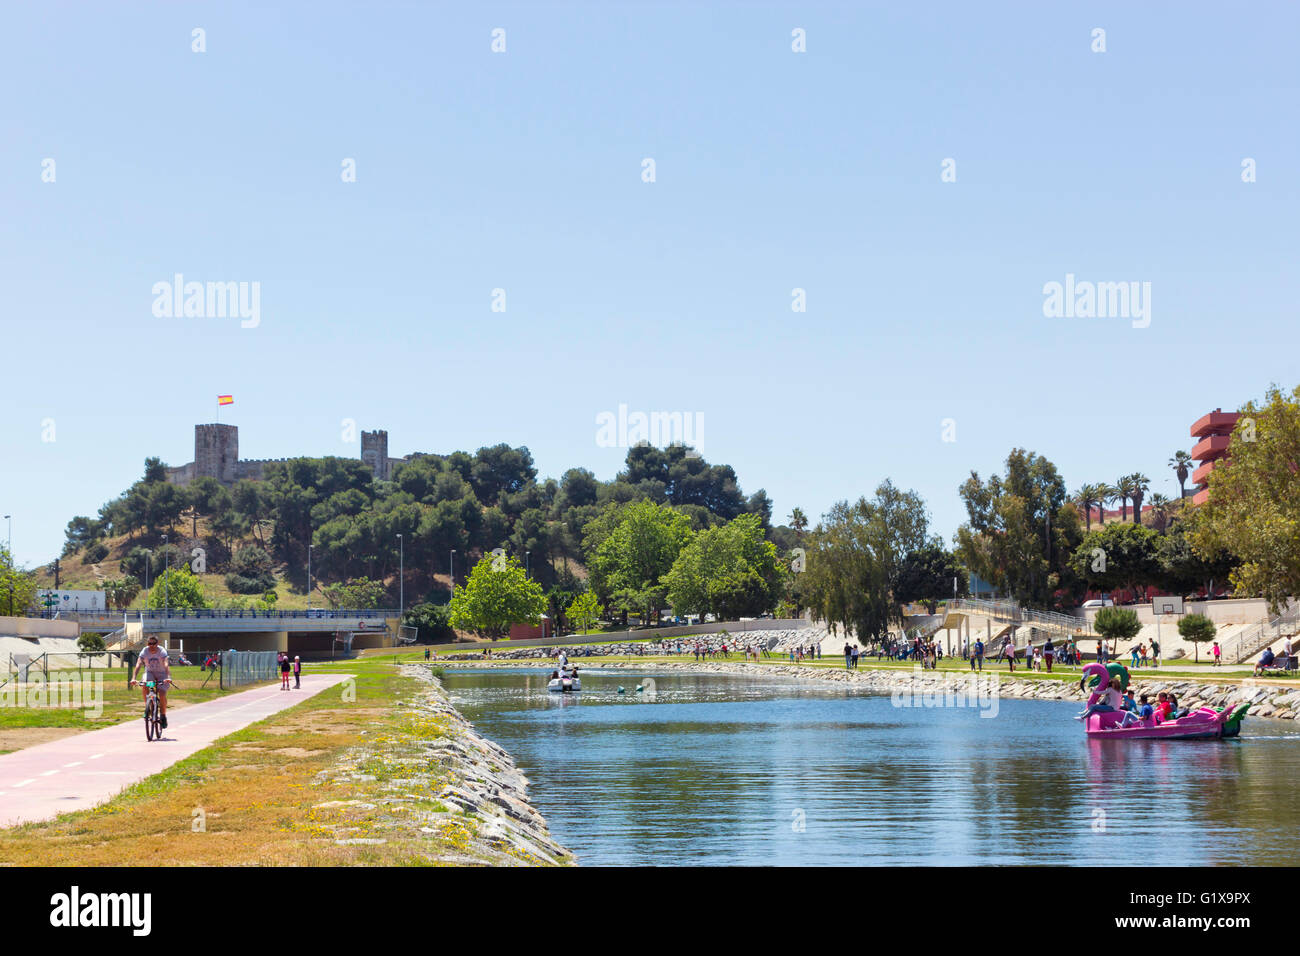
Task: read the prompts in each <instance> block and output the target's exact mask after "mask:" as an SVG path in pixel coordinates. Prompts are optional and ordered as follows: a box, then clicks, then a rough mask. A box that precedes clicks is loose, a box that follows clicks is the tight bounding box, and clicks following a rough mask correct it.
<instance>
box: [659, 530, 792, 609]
mask: <svg viewBox="0 0 1300 956" xmlns="http://www.w3.org/2000/svg"><path fill="white" fill-rule="evenodd" d="M784 570H785V569H784V565H783V564H782V563H781V561H780V557H779V555H778V554H777V551H776V546H775V545H773V544H772V542H770V541H768V540H767V539H766V538H765V536H764V527H763V519H762V516H761V515H759V514H744V515H740V516H739V517H738V518H736V519H735V520H733V521H731V522H728V523H727V524H725V525H721V526H719V527H716V528H708V529H705V530H704V531H701V532H700V533H699V534H697V535H695V536H694V537H693V538H692V539H691V540H690V542H689V543H688V544H687V545H686V546H685V547H684V548H682V550H681V552H680V553H679V554H678V555H677V559H676V560H675V561H674V562H673V566H672V569H671V570H670V571H669V572H668V575H667V576H666V578H665V579H664V580H665V583H666V584H667V585H668V601H669V603H671V604H672V606H673V610H675V611H676V612H677V613H678V614H692V613H698V614H700V615H701V616H703V615H705V614H713V615H715V616H716V617H717V618H719V619H720V620H721V619H732V620H734V619H735V618H737V617H744V616H751V615H756V614H761V613H762V612H764V611H768V610H771V609H772V608H773V607H775V606H776V602H777V600H778V598H779V597H780V595H781V586H782V583H783V575H784Z"/></svg>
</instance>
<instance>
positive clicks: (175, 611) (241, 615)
mask: <svg viewBox="0 0 1300 956" xmlns="http://www.w3.org/2000/svg"><path fill="white" fill-rule="evenodd" d="M399 613H400V612H399V611H398V610H397V608H388V609H364V610H355V611H353V610H346V609H342V608H340V609H337V610H333V609H331V610H326V609H324V608H313V609H312V610H310V611H257V610H252V609H247V608H245V609H242V610H240V609H230V608H215V607H200V608H172V609H171V610H166V611H161V610H156V611H62V612H60V614H59V619H60V620H63V621H78V622H80V623H82V624H86V623H95V624H98V623H100V622H105V623H109V624H116V625H119V626H120V625H121V624H122V623H123V622H124V621H161V620H181V621H186V620H189V621H194V620H214V619H215V620H241V619H255V620H270V621H292V620H314V619H320V620H332V619H336V618H346V619H348V620H353V619H361V618H388V617H397V616H398V614H399Z"/></svg>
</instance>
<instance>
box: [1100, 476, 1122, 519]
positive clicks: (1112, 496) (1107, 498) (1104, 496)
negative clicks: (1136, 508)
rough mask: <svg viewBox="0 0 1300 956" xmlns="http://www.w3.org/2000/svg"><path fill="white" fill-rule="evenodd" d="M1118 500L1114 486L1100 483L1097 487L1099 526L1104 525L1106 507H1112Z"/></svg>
mask: <svg viewBox="0 0 1300 956" xmlns="http://www.w3.org/2000/svg"><path fill="white" fill-rule="evenodd" d="M1118 500H1119V489H1118V488H1116V487H1115V486H1114V485H1108V484H1106V482H1104V481H1103V482H1102V483H1101V484H1099V485H1098V486H1097V520H1098V522H1099V523H1101V524H1105V523H1106V506H1107V505H1113V504H1114V503H1115V502H1116V501H1118Z"/></svg>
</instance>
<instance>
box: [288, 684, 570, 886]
mask: <svg viewBox="0 0 1300 956" xmlns="http://www.w3.org/2000/svg"><path fill="white" fill-rule="evenodd" d="M402 673H403V675H404V676H407V677H413V678H415V679H417V680H419V681H420V682H421V683H422V684H423V685H425V686H424V687H423V688H422V689H421V690H419V691H418V692H417V693H416V694H415V695H414V696H413V697H412V698H410V699H407V700H398V701H397V705H398V706H399V707H401V708H404V709H405V710H406V711H409V714H404V715H403V716H404V718H405V719H404V720H403V721H402V722H401V729H400V730H399V731H397V732H378V733H376V734H374V735H373V736H372V737H371V738H369V739H368V741H367V743H366V744H364V745H362V746H360V747H358V748H355V749H354V750H352V751H350V752H349V753H348V754H347V755H346V757H345V758H344V760H343V761H341V762H340V763H339V764H338V765H337V766H335V767H332V768H330V769H329V770H327V771H325V772H324V773H322V774H321V777H320V779H319V780H318V781H317V783H318V784H320V785H324V784H330V783H336V784H343V785H346V786H349V787H350V788H353V789H354V790H357V791H359V792H358V793H357V795H358V796H359V797H360V798H361V799H351V800H335V801H327V802H324V803H320V804H317V805H316V806H315V807H314V808H313V810H314V811H315V812H316V816H317V820H316V826H317V827H318V828H320V829H329V830H330V831H332V833H333V835H335V836H336V837H337V838H338V840H337V842H339V843H341V844H348V843H352V844H357V843H362V844H366V843H369V844H382V843H389V842H398V841H401V842H403V843H407V844H411V845H414V846H419V845H420V844H421V843H425V844H434V845H436V846H437V847H439V850H438V851H436V852H435V853H434V855H433V861H434V862H437V863H445V864H454V865H491V866H557V865H559V866H564V865H570V864H572V863H574V862H575V860H574V857H573V854H572V853H570V852H569V851H568V850H567V849H565V848H564V847H562V846H560V845H559V844H558V843H556V842H555V841H554V840H552V839H551V835H550V831H549V830H548V828H547V825H546V819H545V818H544V817H543V816H542V815H541V814H540V813H539V812H538V811H537V810H536V809H534V808H533V806H532V805H531V804H530V803H529V802H528V797H527V795H526V789H527V787H528V779H527V778H526V777H525V776H524V775H523V774H522V773H521V772H520V771H519V769H518V768H517V767H516V766H515V762H514V760H513V758H512V757H511V756H510V754H508V753H507V752H506V751H505V750H503V749H502V748H501V747H499V746H497V745H496V744H495V743H493V742H492V741H490V740H488V739H487V738H485V737H483V736H481V735H480V734H479V733H478V732H477V731H475V730H474V725H473V724H471V723H470V722H469V721H468V720H466V719H465V717H463V716H462V715H461V714H460V712H459V711H457V710H456V708H455V707H453V706H452V705H451V702H450V701H449V700H448V698H447V693H446V691H445V690H443V687H442V683H441V682H440V681H439V680H438V679H437V677H435V676H434V675H433V674H432V673H431V671H430V668H429V666H428V665H426V664H407V665H403V667H402ZM343 817H346V819H343ZM343 823H347V824H349V825H348V826H346V827H345V826H342V825H341V824H343ZM345 834H346V835H345Z"/></svg>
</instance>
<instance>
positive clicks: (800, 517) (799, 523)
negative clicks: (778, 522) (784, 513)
mask: <svg viewBox="0 0 1300 956" xmlns="http://www.w3.org/2000/svg"><path fill="white" fill-rule="evenodd" d="M790 527H791V528H792V529H794V532H795V534H797V535H799V536H800V537H802V536H803V532H804V529H805V528H807V527H808V516H807V515H805V514H804V513H803V509H802V508H795V509H794V510H793V511H791V512H790Z"/></svg>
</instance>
